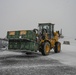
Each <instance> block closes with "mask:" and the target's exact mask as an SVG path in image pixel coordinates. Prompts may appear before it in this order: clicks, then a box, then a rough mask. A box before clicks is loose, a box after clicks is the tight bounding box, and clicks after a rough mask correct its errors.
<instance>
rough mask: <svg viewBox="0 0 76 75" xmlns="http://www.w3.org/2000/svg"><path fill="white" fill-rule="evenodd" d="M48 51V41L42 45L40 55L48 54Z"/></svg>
mask: <svg viewBox="0 0 76 75" xmlns="http://www.w3.org/2000/svg"><path fill="white" fill-rule="evenodd" d="M49 52H50V43H49V42H45V43H44V44H43V45H42V50H41V53H42V55H48V54H49Z"/></svg>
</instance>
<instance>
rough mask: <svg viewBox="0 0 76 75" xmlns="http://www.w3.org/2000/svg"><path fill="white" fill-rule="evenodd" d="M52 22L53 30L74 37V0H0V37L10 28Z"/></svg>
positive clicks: (75, 7) (35, 26)
mask: <svg viewBox="0 0 76 75" xmlns="http://www.w3.org/2000/svg"><path fill="white" fill-rule="evenodd" d="M43 22H52V23H54V24H55V30H60V29H61V28H62V29H63V34H64V35H65V36H70V37H76V0H0V37H5V36H6V33H7V31H10V30H27V29H34V28H37V26H38V23H43Z"/></svg>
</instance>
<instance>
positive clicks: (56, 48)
mask: <svg viewBox="0 0 76 75" xmlns="http://www.w3.org/2000/svg"><path fill="white" fill-rule="evenodd" d="M60 51H61V43H60V42H56V43H55V48H54V52H55V53H59V52H60Z"/></svg>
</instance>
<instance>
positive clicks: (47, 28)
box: [39, 23, 54, 39]
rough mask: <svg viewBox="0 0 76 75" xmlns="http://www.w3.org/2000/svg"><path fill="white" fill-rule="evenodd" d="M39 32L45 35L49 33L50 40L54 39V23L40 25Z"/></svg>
mask: <svg viewBox="0 0 76 75" xmlns="http://www.w3.org/2000/svg"><path fill="white" fill-rule="evenodd" d="M39 32H40V33H41V34H43V33H44V32H46V33H47V35H48V37H49V39H51V38H53V37H54V24H52V23H40V24H39Z"/></svg>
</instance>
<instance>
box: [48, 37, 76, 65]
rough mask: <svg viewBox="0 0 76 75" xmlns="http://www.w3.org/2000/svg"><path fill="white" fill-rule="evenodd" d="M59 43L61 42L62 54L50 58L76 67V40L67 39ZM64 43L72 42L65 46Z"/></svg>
mask: <svg viewBox="0 0 76 75" xmlns="http://www.w3.org/2000/svg"><path fill="white" fill-rule="evenodd" d="M59 41H60V42H61V53H57V54H52V55H51V56H50V58H53V59H56V60H59V61H60V62H61V63H63V64H66V65H70V66H76V40H75V39H72V38H68V37H65V38H62V39H60V40H59ZM63 41H70V45H67V44H63ZM48 58H49V56H48Z"/></svg>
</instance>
